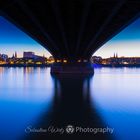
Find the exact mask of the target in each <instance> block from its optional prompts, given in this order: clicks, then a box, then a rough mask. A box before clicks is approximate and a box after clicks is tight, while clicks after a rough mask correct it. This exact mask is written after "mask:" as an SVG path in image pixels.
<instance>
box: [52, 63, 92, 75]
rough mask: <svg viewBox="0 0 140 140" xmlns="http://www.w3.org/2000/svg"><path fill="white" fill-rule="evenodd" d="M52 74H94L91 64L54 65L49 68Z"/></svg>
mask: <svg viewBox="0 0 140 140" xmlns="http://www.w3.org/2000/svg"><path fill="white" fill-rule="evenodd" d="M51 73H52V74H94V68H93V66H92V64H91V62H74V63H68V62H64V63H62V62H61V63H54V64H53V65H52V66H51Z"/></svg>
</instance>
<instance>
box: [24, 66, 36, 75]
mask: <svg viewBox="0 0 140 140" xmlns="http://www.w3.org/2000/svg"><path fill="white" fill-rule="evenodd" d="M23 70H24V74H29V73H32V72H33V70H34V68H33V67H25V68H24V69H23Z"/></svg>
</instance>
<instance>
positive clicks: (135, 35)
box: [0, 17, 140, 58]
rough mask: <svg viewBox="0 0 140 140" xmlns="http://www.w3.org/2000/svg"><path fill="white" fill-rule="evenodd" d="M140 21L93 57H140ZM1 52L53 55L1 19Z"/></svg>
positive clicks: (102, 47) (19, 54)
mask: <svg viewBox="0 0 140 140" xmlns="http://www.w3.org/2000/svg"><path fill="white" fill-rule="evenodd" d="M139 24H140V19H137V20H136V21H134V22H133V23H132V24H130V25H129V26H128V27H126V28H125V29H124V30H123V31H121V32H120V33H119V34H117V35H116V36H114V37H113V38H112V39H111V40H110V41H108V42H107V43H105V44H104V45H103V46H101V47H100V48H99V49H98V50H97V51H96V52H95V53H94V54H93V55H96V56H101V57H103V58H107V57H110V56H112V54H113V53H114V52H115V53H118V55H119V56H120V57H121V56H125V57H133V56H135V57H139V56H140V29H139ZM0 25H1V26H0V52H1V53H4V54H7V55H8V56H9V57H12V55H13V53H14V52H15V51H16V52H17V53H18V56H19V57H23V52H24V51H33V52H35V53H36V54H37V55H40V56H43V55H44V56H45V57H49V56H50V55H51V54H50V53H49V51H47V50H46V49H45V48H44V47H43V46H41V45H40V44H39V43H38V42H36V41H35V40H34V39H32V38H31V37H29V36H28V35H27V34H25V33H24V32H23V31H21V30H20V29H18V28H17V27H16V26H15V25H13V24H12V23H10V22H9V21H8V20H6V19H5V18H3V17H0Z"/></svg>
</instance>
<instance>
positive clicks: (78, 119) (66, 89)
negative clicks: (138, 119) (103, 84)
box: [24, 75, 113, 140]
mask: <svg viewBox="0 0 140 140" xmlns="http://www.w3.org/2000/svg"><path fill="white" fill-rule="evenodd" d="M53 78H54V83H55V94H54V98H53V106H52V110H51V112H50V113H49V114H48V113H44V114H43V116H42V117H41V118H40V120H39V122H38V123H37V124H36V126H35V127H36V128H48V127H49V126H53V127H54V128H64V130H66V129H65V128H66V126H68V125H72V126H74V128H75V127H76V126H78V127H82V128H105V127H107V126H106V124H105V123H104V122H103V121H102V119H101V118H100V116H99V115H98V113H97V111H96V109H95V108H93V104H92V106H91V99H90V78H93V77H92V76H89V77H87V76H85V75H82V76H77V75H75V76H74V75H71V76H70V75H69V76H68V75H63V76H62V75H58V76H53ZM46 92H47V91H46ZM112 137H113V136H112V135H111V134H103V133H97V134H94V133H81V132H74V133H72V134H68V133H66V131H65V132H64V133H63V134H60V133H51V132H46V133H30V134H26V135H25V137H24V139H29V140H45V139H46V138H48V139H59V138H60V139H77V138H85V139H86V138H88V139H102V140H110V139H112Z"/></svg>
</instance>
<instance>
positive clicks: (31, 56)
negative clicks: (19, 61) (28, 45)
mask: <svg viewBox="0 0 140 140" xmlns="http://www.w3.org/2000/svg"><path fill="white" fill-rule="evenodd" d="M34 57H35V53H34V52H23V58H34Z"/></svg>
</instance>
